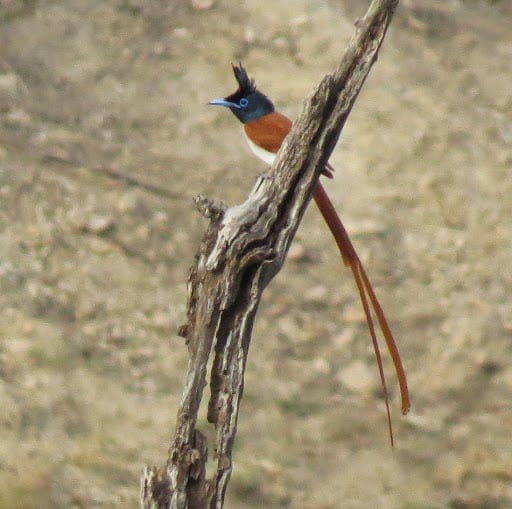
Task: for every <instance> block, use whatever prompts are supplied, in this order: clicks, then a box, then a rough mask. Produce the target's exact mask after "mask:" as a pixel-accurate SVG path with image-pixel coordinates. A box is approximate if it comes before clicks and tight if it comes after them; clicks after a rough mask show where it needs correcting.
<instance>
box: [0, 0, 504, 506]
mask: <svg viewBox="0 0 512 509" xmlns="http://www.w3.org/2000/svg"><path fill="white" fill-rule="evenodd" d="M368 4H369V2H362V1H356V0H345V1H342V0H324V1H321V0H294V1H293V2H291V1H288V0H272V1H269V0H244V1H242V2H229V1H227V0H188V1H177V0H167V1H163V0H110V1H99V0H98V1H96V0H88V1H86V2H84V1H81V0H66V1H50V0H47V1H44V0H41V1H36V0H32V1H31V0H1V1H0V289H1V292H0V337H1V339H0V508H2V509H3V508H9V509H12V508H14V509H21V508H23V509H32V508H42V509H46V508H87V509H89V508H121V507H123V508H125V507H138V499H139V475H140V473H141V471H142V468H143V466H144V465H145V464H163V463H164V462H165V460H166V458H167V448H168V445H169V441H170V439H171V437H172V435H173V431H174V425H175V416H176V411H177V405H178V402H179V398H180V396H181V389H182V383H183V380H184V375H185V371H186V366H187V359H188V356H187V350H186V347H185V344H184V341H183V340H182V339H181V338H179V337H178V336H177V335H176V329H177V327H178V326H179V325H181V324H182V323H183V322H184V321H185V306H186V281H187V276H188V269H189V267H190V266H191V264H192V261H193V257H194V254H195V252H196V250H197V248H198V245H199V242H200V239H201V236H202V232H203V231H204V230H205V227H206V222H205V220H204V219H203V218H202V217H201V216H200V215H199V214H198V213H197V212H196V210H195V209H194V206H193V204H192V197H193V196H195V195H197V194H199V193H204V194H206V195H207V196H209V197H210V198H213V199H220V200H223V201H225V202H226V203H228V204H236V203H239V202H241V201H243V200H244V198H245V197H246V196H247V194H248V192H249V190H250V189H251V187H252V186H253V184H254V182H255V178H256V175H257V174H258V173H260V172H263V171H266V168H265V166H264V165H263V164H262V163H261V162H260V161H258V160H257V159H255V158H254V157H253V156H252V154H251V153H250V151H249V149H248V147H247V146H246V142H245V139H244V136H243V134H242V130H241V126H240V124H239V123H238V121H237V120H236V119H235V118H234V117H233V116H232V115H231V114H230V113H229V112H228V111H226V110H223V109H221V108H211V107H208V106H206V104H207V102H208V101H209V100H210V99H212V98H214V97H219V96H225V95H227V94H229V93H231V92H233V91H234V90H235V88H236V84H235V81H234V79H233V76H232V72H231V67H230V63H231V62H238V61H239V60H241V61H243V63H244V64H245V66H246V67H247V69H248V71H249V73H250V75H251V76H252V77H253V78H254V79H255V80H256V82H257V84H258V86H259V88H260V89H261V90H262V91H263V92H265V93H266V94H268V95H269V96H270V97H271V98H272V99H273V101H274V102H275V104H276V106H277V107H278V108H279V109H280V110H281V111H283V112H284V113H286V114H287V115H289V116H290V117H291V118H294V117H296V116H297V114H298V113H299V112H300V110H301V107H302V103H303V100H304V97H305V96H306V95H307V94H308V93H309V92H310V91H311V90H312V88H313V87H314V86H315V85H316V84H317V83H318V82H319V81H320V79H321V78H322V77H323V76H324V75H325V74H326V73H327V72H330V71H331V70H332V69H333V68H334V66H335V65H337V63H338V61H339V60H340V57H341V55H342V53H343V50H344V47H345V46H346V43H347V41H348V39H349V37H350V36H351V34H352V32H353V25H354V22H355V21H356V19H357V18H358V17H359V16H361V15H362V14H363V13H364V11H365V10H366V7H367V5H368ZM511 19H512V4H511V3H510V2H508V1H506V0H502V1H499V0H494V1H491V0H472V1H470V0H467V1H463V0H448V1H445V2H438V1H435V0H415V1H412V0H410V1H405V0H404V1H403V2H402V3H401V4H400V6H399V9H398V11H397V13H396V16H395V18H394V19H393V22H392V25H391V28H390V30H389V32H388V35H387V37H386V39H385V41H384V45H383V48H382V50H381V53H380V56H379V60H378V62H377V64H376V65H375V67H374V68H373V70H372V72H371V75H370V77H369V79H368V81H367V83H366V84H365V88H364V90H363V92H362V93H361V95H360V96H359V98H358V101H357V103H356V105H355V108H354V111H353V113H352V115H351V116H350V117H349V120H348V123H347V125H346V128H345V129H344V131H343V134H342V138H341V140H340V143H339V145H338V147H337V149H336V151H335V153H334V154H333V157H332V159H331V162H332V163H333V165H334V166H335V167H336V168H337V173H336V178H335V179H334V180H333V181H329V182H327V183H326V186H327V188H328V191H329V193H330V194H331V196H332V198H333V201H334V202H335V204H336V206H337V208H338V210H339V212H340V214H341V216H342V218H343V220H344V222H345V225H346V226H347V229H348V230H349V232H350V233H351V235H352V238H353V241H354V244H355V246H356V248H357V250H358V251H359V254H360V256H361V258H362V259H363V261H364V264H365V266H366V269H367V271H368V273H369V275H370V278H371V280H372V282H373V284H374V286H375V288H376V291H377V293H378V295H379V297H380V300H381V302H382V305H383V307H384V309H385V311H386V314H387V317H388V319H389V320H390V323H391V325H392V329H393V331H394V333H395V336H396V338H397V341H398V343H399V346H400V349H401V352H402V358H403V361H404V364H405V366H406V369H407V372H408V376H409V385H410V390H411V397H412V404H413V407H412V411H411V413H410V415H409V416H407V417H402V416H401V415H400V409H399V397H398V396H399V394H398V389H397V386H396V381H395V379H394V375H393V371H392V369H389V368H391V365H390V363H389V359H386V366H387V368H388V369H387V372H388V383H389V385H390V389H391V396H392V400H391V404H392V411H393V414H394V415H393V417H394V420H393V422H394V429H395V437H396V440H397V446H396V448H395V450H394V451H392V450H391V449H390V446H389V439H388V434H387V424H386V415H385V407H384V402H383V399H382V394H381V390H380V384H379V379H378V372H377V367H376V364H375V360H374V356H373V351H372V348H371V343H370V338H369V335H368V331H367V327H366V323H365V320H364V315H363V312H362V309H361V306H360V302H359V297H358V294H357V290H356V287H355V284H354V282H353V281H352V278H351V274H350V271H348V270H346V269H345V268H344V267H343V265H342V263H341V261H340V259H339V256H338V254H337V250H336V247H335V245H334V242H333V240H332V238H331V236H330V233H329V231H328V230H327V228H326V227H325V226H324V224H323V222H322V218H321V217H320V215H319V214H318V213H317V211H316V209H315V208H314V207H311V208H310V210H308V213H307V214H306V216H305V218H304V221H303V223H302V225H301V227H300V229H299V231H298V233H297V236H296V238H295V240H294V243H293V245H292V248H291V251H290V255H289V257H288V260H287V263H286V265H285V268H284V270H283V271H282V272H281V273H280V274H279V275H278V276H277V278H276V279H275V280H274V281H273V282H272V284H271V285H270V287H269V288H268V290H267V291H266V292H265V294H264V296H263V302H262V307H261V309H260V312H259V315H258V317H257V322H256V327H255V331H254V336H253V340H252V345H251V352H250V356H249V362H248V367H247V378H246V386H245V395H244V400H243V402H242V408H241V414H240V423H239V433H238V437H237V443H236V452H235V455H234V460H235V464H234V472H233V476H232V480H231V483H230V486H229V489H228V496H227V501H226V507H227V508H229V509H242V508H261V507H267V508H300V509H302V508H304V509H313V508H314V509H337V508H350V509H360V508H367V507H378V508H382V509H396V508H402V509H505V508H510V507H512V440H511V431H510V430H511V425H512V366H511V358H512V355H511V354H512V341H511V340H512V297H511V289H512V257H511V253H512V249H511V241H512V229H511V227H510V217H511V216H512V201H511V199H510V196H511V194H512V174H511V169H512V87H511V84H510V83H511V78H512V74H511V62H512V31H511ZM207 395H208V392H207V391H206V392H205V397H207ZM200 429H201V430H202V431H203V432H205V433H207V434H208V433H209V434H212V430H211V429H210V426H209V425H208V424H207V423H206V421H205V417H204V416H203V417H202V418H201V423H200Z"/></svg>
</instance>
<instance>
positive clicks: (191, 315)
mask: <svg viewBox="0 0 512 509" xmlns="http://www.w3.org/2000/svg"><path fill="white" fill-rule="evenodd" d="M397 4H398V0H387V1H386V0H374V1H373V2H372V4H371V5H370V7H369V9H368V12H367V14H366V15H365V17H364V18H363V19H362V20H360V21H358V22H357V24H356V32H355V34H354V36H353V38H352V40H351V41H350V43H349V45H348V47H347V49H346V51H345V54H344V56H343V59H342V60H341V62H340V65H339V67H338V68H337V69H336V71H335V72H334V73H333V74H330V75H327V76H326V77H325V78H324V79H323V80H322V81H321V83H320V84H319V86H318V87H317V88H316V89H315V91H314V92H313V93H312V94H311V95H310V97H309V98H308V99H307V101H306V103H305V105H304V109H303V112H302V114H301V115H300V117H299V118H298V119H297V121H296V122H295V123H294V125H293V128H292V131H291V133H290V135H289V136H288V138H287V139H286V141H285V143H284V144H283V147H282V148H281V150H280V152H279V154H278V157H277V158H276V161H275V163H274V165H273V168H272V172H271V173H270V174H268V175H265V176H262V177H260V178H259V179H258V181H257V183H256V185H255V187H254V188H253V189H252V191H251V193H250V195H249V197H248V199H247V200H246V201H245V202H244V203H242V204H241V205H238V206H235V207H230V208H227V209H226V208H225V207H224V206H222V205H219V204H215V203H212V202H209V201H208V200H206V199H205V198H200V199H198V201H197V203H198V207H199V208H200V210H201V211H202V212H203V214H204V215H205V216H207V217H208V218H209V219H210V223H209V225H208V228H207V231H206V233H205V235H204V238H203V241H202V243H201V246H200V249H199V253H198V255H197V260H196V263H195V264H194V266H193V267H192V269H191V272H190V276H189V287H188V288H189V296H188V311H187V323H186V325H185V326H183V327H181V328H180V334H181V335H183V336H184V337H186V341H187V345H188V348H189V352H190V361H189V365H188V370H187V376H186V380H185V387H184V390H183V396H182V399H181V403H180V408H179V411H178V416H177V425H176V432H175V436H174V439H173V442H172V444H171V446H170V449H169V458H168V461H167V464H166V465H165V466H163V467H148V468H146V470H145V471H144V474H143V478H142V493H141V501H142V507H144V508H145V509H150V508H152V509H163V508H166V509H167V508H172V509H205V508H216V509H220V508H222V506H223V502H224V496H225V493H226V489H227V484H228V481H229V478H230V475H231V466H232V452H233V445H234V441H235V435H236V429H237V420H238V410H239V406H240V401H241V398H242V394H243V385H244V370H245V365H246V361H247V355H248V351H249V344H250V339H251V332H252V328H253V324H254V319H255V316H256V312H257V310H258V306H259V303H260V298H261V294H262V292H263V290H264V288H265V287H266V285H267V284H268V283H269V281H270V280H271V279H272V278H273V277H274V276H275V275H276V274H277V273H278V272H279V270H280V269H281V267H282V265H283V263H284V260H285V257H286V253H287V251H288V247H289V245H290V242H291V241H292V238H293V236H294V234H295V232H296V230H297V227H298V225H299V223H300V221H301V219H302V216H303V214H304V211H305V209H306V207H307V205H308V203H309V200H310V198H311V195H312V192H313V189H314V187H315V184H316V182H317V179H318V177H319V175H320V173H321V171H322V169H323V168H324V167H325V164H326V163H327V161H328V159H329V156H330V155H331V152H332V150H333V148H334V146H335V145H336V142H337V140H338V138H339V136H340V133H341V130H342V128H343V125H344V123H345V121H346V119H347V117H348V115H349V113H350V111H351V109H352V106H353V104H354V101H355V99H356V97H357V95H358V93H359V91H360V90H361V87H362V85H363V83H364V81H365V79H366V77H367V75H368V73H369V71H370V68H371V66H372V65H373V62H374V61H375V60H376V58H377V53H378V50H379V47H380V45H381V43H382V41H383V38H384V35H385V33H386V30H387V27H388V25H389V22H390V20H391V17H392V15H393V12H394V10H395V8H396V6H397ZM212 352H214V358H213V361H212V362H211V374H210V387H211V397H210V401H209V404H208V420H209V422H211V423H213V424H214V425H215V429H216V440H215V447H214V451H215V460H216V471H215V472H214V474H213V476H212V478H211V479H206V477H205V465H206V461H207V444H206V439H205V438H204V436H203V435H202V434H201V433H200V432H199V431H198V430H197V429H196V423H197V416H198V411H199V407H200V404H201V399H202V394H203V390H204V387H205V385H206V375H207V366H208V364H209V361H210V356H211V354H212Z"/></svg>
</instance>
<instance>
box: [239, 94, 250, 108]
mask: <svg viewBox="0 0 512 509" xmlns="http://www.w3.org/2000/svg"><path fill="white" fill-rule="evenodd" d="M239 104H240V106H241V107H242V108H245V107H246V106H247V105H248V104H249V100H248V99H246V98H245V97H242V99H240V103H239Z"/></svg>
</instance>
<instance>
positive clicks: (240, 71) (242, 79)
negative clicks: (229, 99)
mask: <svg viewBox="0 0 512 509" xmlns="http://www.w3.org/2000/svg"><path fill="white" fill-rule="evenodd" d="M231 67H232V68H233V74H234V75H235V78H236V81H238V90H237V91H236V92H235V94H237V95H240V96H247V95H249V94H252V93H253V92H256V85H255V84H254V80H252V79H251V78H249V75H248V74H247V71H246V70H245V68H244V66H243V65H242V62H240V63H239V64H238V65H234V64H231ZM235 94H233V95H235Z"/></svg>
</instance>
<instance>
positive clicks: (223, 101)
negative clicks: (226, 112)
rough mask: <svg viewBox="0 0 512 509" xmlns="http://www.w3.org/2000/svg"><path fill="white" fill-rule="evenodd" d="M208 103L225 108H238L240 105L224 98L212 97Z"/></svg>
mask: <svg viewBox="0 0 512 509" xmlns="http://www.w3.org/2000/svg"><path fill="white" fill-rule="evenodd" d="M208 104H211V105H212V106H225V107H226V108H237V109H240V106H239V105H238V104H236V103H232V102H230V101H226V99H214V100H213V101H210V102H209V103H208Z"/></svg>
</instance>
